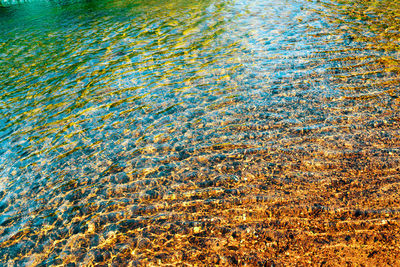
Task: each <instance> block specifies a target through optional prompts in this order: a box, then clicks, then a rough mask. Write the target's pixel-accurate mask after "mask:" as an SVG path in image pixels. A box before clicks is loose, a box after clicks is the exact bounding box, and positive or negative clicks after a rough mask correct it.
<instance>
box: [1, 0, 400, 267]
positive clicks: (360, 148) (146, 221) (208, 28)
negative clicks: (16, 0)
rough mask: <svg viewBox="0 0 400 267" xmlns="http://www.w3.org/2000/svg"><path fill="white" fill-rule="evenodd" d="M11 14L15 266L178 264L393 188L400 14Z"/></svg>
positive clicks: (74, 5) (212, 7)
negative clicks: (246, 224)
mask: <svg viewBox="0 0 400 267" xmlns="http://www.w3.org/2000/svg"><path fill="white" fill-rule="evenodd" d="M3 3H5V5H6V6H8V7H6V8H0V73H1V76H0V244H1V249H0V260H1V261H2V262H3V263H4V264H5V263H7V262H8V263H11V264H12V263H15V264H17V265H20V264H25V265H32V264H33V265H35V264H36V265H37V264H38V265H40V264H42V265H52V264H61V263H64V264H66V263H72V262H81V263H84V264H89V263H95V262H100V263H101V262H103V263H110V262H112V261H116V260H115V258H118V259H124V260H123V261H127V262H128V261H130V262H131V263H135V264H145V263H149V262H150V263H153V264H156V263H160V262H159V261H160V260H161V261H163V262H164V261H165V262H168V259H173V261H176V262H185V257H183V256H182V257H180V258H179V257H178V256H176V255H175V254H176V253H178V252H181V251H186V248H175V249H173V248H171V247H169V246H168V239H163V238H161V237H160V236H163V235H164V234H166V235H167V236H168V235H174V236H175V238H176V235H177V234H180V235H182V236H190V235H191V234H193V231H194V233H195V234H196V233H197V232H198V231H200V230H198V229H204V228H208V229H211V228H213V227H215V228H216V229H217V228H218V227H219V226H221V225H223V224H224V223H226V221H227V220H228V219H227V218H228V216H227V215H226V216H225V215H224V214H220V211H221V210H224V209H226V210H228V209H232V210H235V209H241V207H242V205H243V203H258V204H260V203H264V204H265V203H270V202H271V201H277V200H279V199H283V198H285V197H288V196H287V194H286V193H285V192H284V191H281V190H280V189H277V188H281V187H286V188H292V187H291V184H296V183H306V184H307V183H314V182H315V183H320V182H321V181H327V180H329V179H332V178H334V177H358V178H360V179H363V177H364V178H366V177H388V176H391V175H395V176H396V175H398V174H399V167H398V166H399V163H400V150H399V140H400V139H399V135H398V126H399V90H398V86H399V83H400V79H399V72H400V64H399V62H400V53H399V46H400V42H399V40H400V39H399V38H400V35H399V26H398V25H400V23H399V18H398V16H397V15H396V14H398V13H397V11H396V10H399V9H398V8H399V4H398V3H397V2H396V1H392V2H384V3H381V5H379V4H377V5H375V6H373V5H371V1H369V2H368V1H367V2H355V3H356V4H355V3H353V2H351V1H342V2H340V3H338V2H335V1H332V2H323V1H322V2H320V1H297V0H296V1H295V0H287V1H275V0H271V1H261V0H256V1H247V0H237V1H219V0H215V1H213V0H210V1H196V2H192V1H116V0H115V1H104V0H99V1H64V2H62V1H40V2H33V3H25V4H20V5H7V3H6V2H3ZM277 184H278V185H279V186H277ZM292 190H293V192H294V193H293V194H291V195H289V196H290V197H291V198H292V199H293V200H296V199H302V198H304V195H303V193H298V194H296V193H295V191H296V190H295V189H293V188H292ZM289 191H290V190H289ZM264 204H262V205H264ZM265 205H267V204H265ZM268 205H269V204H268ZM310 205H311V204H310ZM337 205H338V206H340V205H341V204H340V203H339V204H337ZM214 220H215V221H214ZM228 221H229V220H228ZM211 222H212V223H211ZM207 223H210V224H207ZM196 227H198V228H196ZM188 229H189V230H188ZM190 229H192V230H190ZM245 229H246V228H244V231H245ZM191 231H192V232H191ZM209 235H210V237H209V238H210V239H209V240H211V239H212V238H213V236H212V234H210V233H209ZM175 242H177V241H176V240H175ZM154 244H159V246H160V247H162V249H161V248H159V247H157V245H154ZM173 244H175V245H176V243H173ZM175 245H174V246H175ZM208 249H210V248H208ZM193 250H194V251H200V250H201V249H200V248H199V247H196V248H194V249H193ZM127 251H129V253H128V252H127ZM132 251H133V252H132ZM160 251H163V253H164V254H165V255H167V256H165V255H164V256H163V257H156V256H155V255H158V254H157V253H161V252H160ZM177 251H178V252H177ZM174 253H175V254H174ZM193 253H194V252H193ZM189 254H190V253H189ZM115 255H119V256H118V257H114V256H115Z"/></svg>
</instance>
